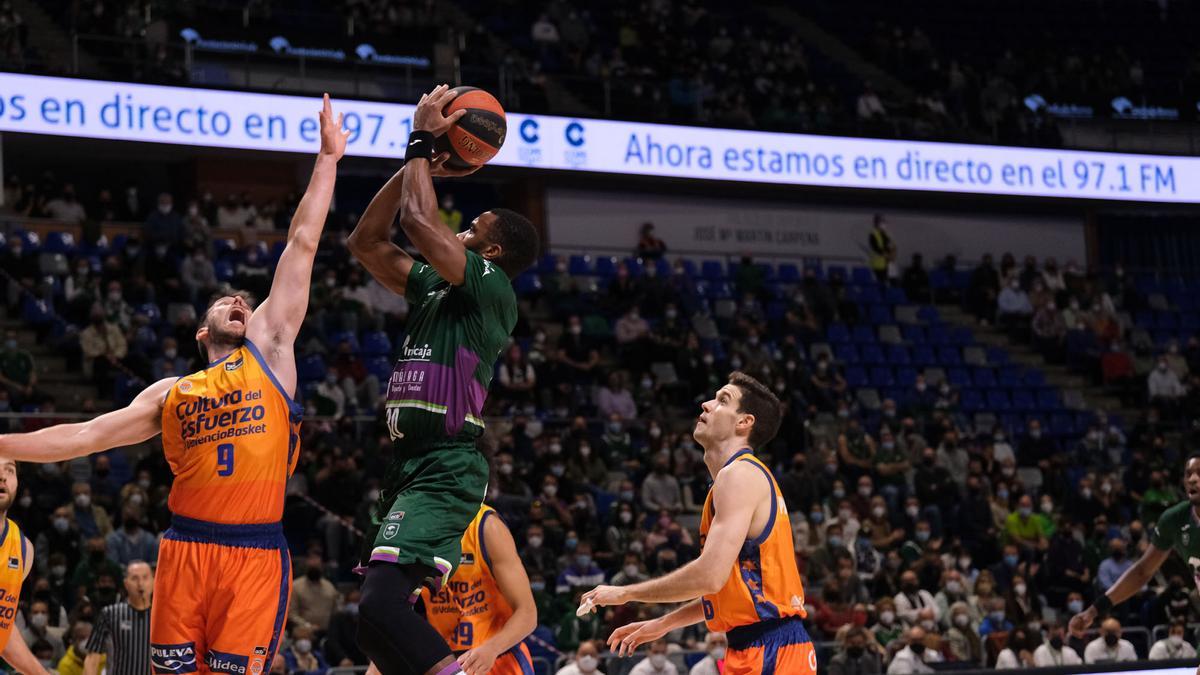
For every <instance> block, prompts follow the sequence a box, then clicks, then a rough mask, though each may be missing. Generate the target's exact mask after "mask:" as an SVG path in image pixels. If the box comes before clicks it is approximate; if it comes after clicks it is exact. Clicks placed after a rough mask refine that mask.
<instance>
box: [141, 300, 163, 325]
mask: <svg viewBox="0 0 1200 675" xmlns="http://www.w3.org/2000/svg"><path fill="white" fill-rule="evenodd" d="M137 313H138V314H142V315H144V316H145V317H146V318H147V319H150V323H151V325H153V324H157V323H158V322H160V321H162V310H160V309H159V308H158V305H157V304H155V303H153V302H144V303H142V304H140V305H138V307H137Z"/></svg>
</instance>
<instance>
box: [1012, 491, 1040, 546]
mask: <svg viewBox="0 0 1200 675" xmlns="http://www.w3.org/2000/svg"><path fill="white" fill-rule="evenodd" d="M1004 535H1005V537H1006V538H1007V539H1008V543H1010V544H1015V545H1016V546H1017V547H1019V548H1022V549H1024V550H1026V551H1028V552H1030V553H1032V552H1034V551H1039V550H1042V549H1044V548H1045V546H1046V536H1045V533H1044V532H1043V530H1042V523H1041V520H1040V519H1038V518H1035V517H1034V513H1033V497H1031V496H1029V495H1028V494H1024V495H1021V498H1020V499H1019V500H1018V501H1017V510H1016V511H1014V512H1013V513H1010V514H1008V518H1006V519H1005V522H1004Z"/></svg>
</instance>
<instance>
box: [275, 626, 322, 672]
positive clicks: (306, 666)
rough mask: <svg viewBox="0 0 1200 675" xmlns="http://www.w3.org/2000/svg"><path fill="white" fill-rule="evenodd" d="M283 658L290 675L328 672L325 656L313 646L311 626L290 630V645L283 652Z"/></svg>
mask: <svg viewBox="0 0 1200 675" xmlns="http://www.w3.org/2000/svg"><path fill="white" fill-rule="evenodd" d="M283 658H284V659H285V660H286V661H287V669H288V672H289V673H291V675H324V674H325V671H326V670H329V665H328V664H327V663H325V656H324V655H323V654H322V653H321V650H319V649H317V648H316V647H314V646H313V628H312V626H311V625H300V626H296V627H295V628H294V629H293V630H292V644H291V645H289V646H288V648H287V649H285V650H284V652H283Z"/></svg>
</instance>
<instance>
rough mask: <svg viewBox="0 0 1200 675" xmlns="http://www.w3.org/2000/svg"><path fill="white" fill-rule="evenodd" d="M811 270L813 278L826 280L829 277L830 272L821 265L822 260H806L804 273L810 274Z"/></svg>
mask: <svg viewBox="0 0 1200 675" xmlns="http://www.w3.org/2000/svg"><path fill="white" fill-rule="evenodd" d="M809 272H812V274H813V278H814V279H816V280H817V281H825V280H826V279H828V278H829V275H828V273H827V272H826V271H825V268H824V267H822V266H821V262H820V261H819V260H817V261H811V260H809V261H805V263H804V273H805V274H808V273H809Z"/></svg>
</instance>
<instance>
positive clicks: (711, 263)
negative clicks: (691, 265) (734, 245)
mask: <svg viewBox="0 0 1200 675" xmlns="http://www.w3.org/2000/svg"><path fill="white" fill-rule="evenodd" d="M700 275H701V276H703V277H704V278H705V279H708V280H709V281H721V280H722V279H724V278H725V268H724V266H723V265H722V264H721V261H720V260H705V261H704V262H702V263H700Z"/></svg>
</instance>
